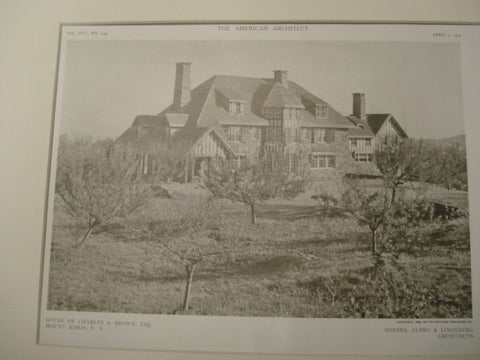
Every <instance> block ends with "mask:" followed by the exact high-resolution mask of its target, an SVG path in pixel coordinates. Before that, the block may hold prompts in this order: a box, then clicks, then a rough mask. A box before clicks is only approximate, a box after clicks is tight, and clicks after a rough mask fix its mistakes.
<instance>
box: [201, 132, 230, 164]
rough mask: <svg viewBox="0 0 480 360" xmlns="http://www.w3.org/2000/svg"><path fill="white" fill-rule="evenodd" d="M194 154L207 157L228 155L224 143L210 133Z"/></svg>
mask: <svg viewBox="0 0 480 360" xmlns="http://www.w3.org/2000/svg"><path fill="white" fill-rule="evenodd" d="M193 155H194V156H205V157H214V156H220V157H222V158H225V157H226V156H227V150H226V149H225V147H224V146H223V145H222V143H221V142H220V141H219V140H218V139H217V138H216V137H215V136H214V135H213V134H212V133H210V134H209V135H208V136H206V137H205V138H204V139H203V140H202V141H201V142H200V143H199V144H198V145H197V146H196V147H195V149H194V150H193Z"/></svg>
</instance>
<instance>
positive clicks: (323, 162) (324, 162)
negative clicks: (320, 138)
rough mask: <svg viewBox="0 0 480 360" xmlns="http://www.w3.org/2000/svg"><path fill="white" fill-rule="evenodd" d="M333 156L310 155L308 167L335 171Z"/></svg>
mask: <svg viewBox="0 0 480 360" xmlns="http://www.w3.org/2000/svg"><path fill="white" fill-rule="evenodd" d="M335 166H336V164H335V155H334V154H312V155H310V167H311V168H312V169H335Z"/></svg>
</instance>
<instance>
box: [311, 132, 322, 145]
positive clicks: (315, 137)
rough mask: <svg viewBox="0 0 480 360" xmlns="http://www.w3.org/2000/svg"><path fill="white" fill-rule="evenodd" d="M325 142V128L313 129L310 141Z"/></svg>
mask: <svg viewBox="0 0 480 360" xmlns="http://www.w3.org/2000/svg"><path fill="white" fill-rule="evenodd" d="M324 142H325V129H313V137H312V143H324Z"/></svg>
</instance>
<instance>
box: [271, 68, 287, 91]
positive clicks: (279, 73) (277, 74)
mask: <svg viewBox="0 0 480 360" xmlns="http://www.w3.org/2000/svg"><path fill="white" fill-rule="evenodd" d="M273 78H274V79H275V81H276V82H279V83H280V84H282V85H283V86H285V87H286V88H288V71H286V70H275V71H274V72H273Z"/></svg>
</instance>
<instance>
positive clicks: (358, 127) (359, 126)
mask: <svg viewBox="0 0 480 360" xmlns="http://www.w3.org/2000/svg"><path fill="white" fill-rule="evenodd" d="M346 118H347V119H348V120H350V121H351V122H352V124H353V125H355V127H354V128H353V129H350V130H348V136H352V137H369V138H373V137H375V134H374V133H373V132H372V130H371V129H370V126H369V125H368V122H367V121H366V120H361V119H359V118H357V117H356V116H347V117H346Z"/></svg>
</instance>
